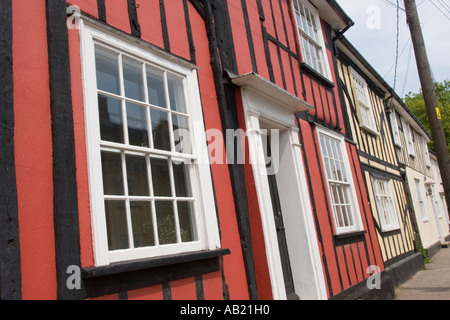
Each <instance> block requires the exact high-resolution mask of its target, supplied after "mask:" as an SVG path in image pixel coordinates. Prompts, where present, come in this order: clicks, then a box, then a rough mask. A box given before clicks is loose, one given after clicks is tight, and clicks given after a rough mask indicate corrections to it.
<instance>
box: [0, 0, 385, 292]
mask: <svg viewBox="0 0 450 320" xmlns="http://www.w3.org/2000/svg"><path fill="white" fill-rule="evenodd" d="M0 8H1V9H2V15H1V17H0V19H1V21H0V22H1V24H2V26H4V28H5V32H3V33H2V34H1V35H0V37H1V39H0V40H1V42H2V44H3V45H2V46H1V55H2V59H1V61H0V70H1V72H0V75H1V84H2V86H1V87H2V98H1V101H0V104H1V110H2V114H1V120H2V126H1V127H0V139H1V145H2V146H4V148H3V150H2V151H1V152H0V157H1V160H2V161H1V163H2V165H1V166H0V170H1V171H0V173H1V176H2V178H3V179H2V186H1V188H0V190H1V191H0V192H1V193H2V196H1V198H0V218H1V220H2V221H1V226H2V230H1V231H0V257H1V268H0V272H1V276H0V284H1V297H2V299H36V298H37V299H129V300H138V299H164V300H170V299H173V300H177V299H189V300H195V299H199V300H201V299H206V300H220V299H232V300H246V299H330V298H345V297H350V296H351V297H361V296H364V297H376V296H377V295H379V296H382V297H386V296H389V295H391V291H390V287H389V286H388V285H385V284H386V282H385V281H382V290H369V289H367V286H366V280H367V279H368V278H369V277H370V276H371V274H372V271H371V270H372V269H373V268H370V267H371V266H376V267H378V268H377V272H383V271H384V264H383V259H382V257H381V253H380V247H379V245H378V240H377V235H376V231H375V227H374V224H373V219H372V212H371V208H370V205H369V204H368V197H367V190H366V187H365V183H364V179H363V174H362V171H361V165H360V162H359V157H358V154H357V149H356V146H355V145H354V144H353V143H352V142H351V141H349V140H348V139H347V135H346V133H347V130H348V126H347V121H348V115H347V114H346V109H345V107H344V106H342V105H341V94H342V91H341V90H340V87H339V84H338V83H337V81H336V62H335V58H334V57H335V47H334V42H335V41H336V39H338V38H339V37H340V36H341V35H342V34H343V33H344V32H345V31H346V30H347V29H348V28H349V27H350V26H351V25H352V24H353V22H352V21H351V19H350V18H349V17H348V16H347V15H346V14H345V12H343V10H342V9H341V8H340V7H339V5H338V4H337V2H336V1H330V0H327V1H325V0H309V1H308V0H278V1H276V0H242V1H237V0H235V1H221V0H176V1H175V0H170V1H169V0H159V1H157V0H127V1H126V0H97V1H94V0H72V1H67V3H66V1H62V0H47V1H32V2H30V1H24V0H14V1H12V0H8V1H3V2H2V4H1V7H0ZM24 8H26V10H24Z"/></svg>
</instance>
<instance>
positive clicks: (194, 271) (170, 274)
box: [82, 249, 230, 300]
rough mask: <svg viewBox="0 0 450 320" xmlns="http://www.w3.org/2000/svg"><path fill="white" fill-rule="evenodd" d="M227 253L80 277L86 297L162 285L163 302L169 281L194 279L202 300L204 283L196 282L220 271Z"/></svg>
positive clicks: (122, 266)
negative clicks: (221, 261)
mask: <svg viewBox="0 0 450 320" xmlns="http://www.w3.org/2000/svg"><path fill="white" fill-rule="evenodd" d="M228 254H230V251H229V250H228V249H220V250H214V251H204V252H194V253H186V254H179V255H173V256H169V257H158V258H151V259H145V260H139V261H132V262H121V263H115V264H112V265H109V266H104V267H91V268H85V269H83V270H82V276H83V281H84V284H85V287H86V297H88V298H97V297H101V296H105V295H109V294H115V293H120V292H127V291H129V290H134V289H139V288H144V287H149V286H152V285H156V284H162V287H163V299H164V300H170V299H171V286H170V284H171V282H172V281H176V280H180V279H186V278H190V277H195V281H196V294H197V296H198V297H199V298H201V296H202V294H203V284H202V283H198V282H199V280H200V282H201V276H202V275H204V274H207V273H211V272H217V271H220V269H221V263H220V259H221V258H222V256H223V255H228Z"/></svg>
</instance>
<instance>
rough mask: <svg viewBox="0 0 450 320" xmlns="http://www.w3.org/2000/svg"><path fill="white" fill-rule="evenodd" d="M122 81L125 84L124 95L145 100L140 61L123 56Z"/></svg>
mask: <svg viewBox="0 0 450 320" xmlns="http://www.w3.org/2000/svg"><path fill="white" fill-rule="evenodd" d="M123 83H124V86H125V96H127V97H128V98H131V99H135V100H140V101H145V96H144V84H143V81H142V63H140V62H138V61H136V60H133V59H130V58H128V57H123Z"/></svg>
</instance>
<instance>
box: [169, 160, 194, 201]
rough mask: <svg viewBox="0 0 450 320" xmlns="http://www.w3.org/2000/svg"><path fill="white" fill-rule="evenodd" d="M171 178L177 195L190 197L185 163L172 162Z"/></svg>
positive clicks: (187, 171) (189, 185)
mask: <svg viewBox="0 0 450 320" xmlns="http://www.w3.org/2000/svg"><path fill="white" fill-rule="evenodd" d="M173 178H174V181H175V191H176V196H177V197H192V193H191V183H190V179H189V170H188V166H186V164H185V163H180V164H175V163H174V164H173Z"/></svg>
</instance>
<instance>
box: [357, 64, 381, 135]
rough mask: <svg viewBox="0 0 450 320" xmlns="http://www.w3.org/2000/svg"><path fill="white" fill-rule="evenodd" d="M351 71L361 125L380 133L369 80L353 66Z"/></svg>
mask: <svg viewBox="0 0 450 320" xmlns="http://www.w3.org/2000/svg"><path fill="white" fill-rule="evenodd" d="M351 72H352V81H353V88H354V91H355V98H356V103H357V106H358V109H359V119H360V122H359V126H360V127H361V128H364V129H366V130H368V131H370V132H372V133H374V134H377V135H378V129H377V125H376V123H375V116H374V114H373V107H372V102H371V101H370V94H369V88H368V86H367V82H366V80H365V79H364V78H363V77H362V76H361V75H359V73H358V72H356V71H355V70H354V69H353V68H351Z"/></svg>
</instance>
